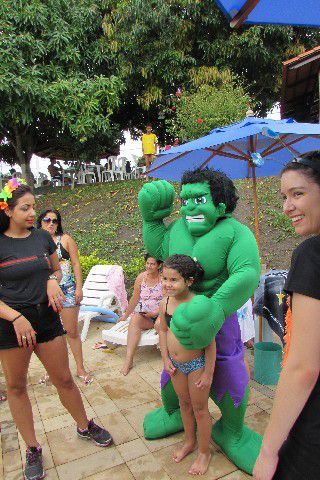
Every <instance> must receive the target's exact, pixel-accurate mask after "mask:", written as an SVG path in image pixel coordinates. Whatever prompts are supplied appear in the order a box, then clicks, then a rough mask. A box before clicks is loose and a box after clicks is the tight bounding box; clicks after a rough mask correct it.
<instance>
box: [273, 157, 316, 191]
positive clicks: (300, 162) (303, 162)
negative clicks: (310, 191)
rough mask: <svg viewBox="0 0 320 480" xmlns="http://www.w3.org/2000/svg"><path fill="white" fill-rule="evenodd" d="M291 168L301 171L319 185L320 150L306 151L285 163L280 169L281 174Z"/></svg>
mask: <svg viewBox="0 0 320 480" xmlns="http://www.w3.org/2000/svg"><path fill="white" fill-rule="evenodd" d="M292 170H295V171H301V172H302V173H304V174H305V175H306V176H307V177H309V178H310V179H311V180H312V181H313V182H314V183H316V184H318V185H319V187H320V150H312V151H310V152H306V153H304V154H303V155H301V156H300V157H298V158H296V159H294V160H293V161H292V162H289V163H287V165H285V166H284V168H283V169H282V171H281V175H283V174H284V173H285V172H289V171H292Z"/></svg>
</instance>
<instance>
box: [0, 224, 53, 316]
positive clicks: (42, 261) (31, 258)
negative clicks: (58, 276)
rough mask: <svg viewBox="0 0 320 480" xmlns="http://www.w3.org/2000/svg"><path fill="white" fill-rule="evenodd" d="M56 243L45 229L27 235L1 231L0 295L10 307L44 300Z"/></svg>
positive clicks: (24, 305) (32, 231)
mask: <svg viewBox="0 0 320 480" xmlns="http://www.w3.org/2000/svg"><path fill="white" fill-rule="evenodd" d="M56 248H57V247H56V244H55V243H54V241H53V240H52V238H51V236H50V234H49V233H48V232H46V231H45V230H41V229H40V230H37V229H35V228H33V229H32V230H31V233H30V235H29V237H27V238H12V237H8V236H6V235H4V234H0V299H1V300H2V301H3V302H4V303H6V304H7V305H9V306H10V307H12V308H15V307H28V306H31V305H37V304H39V303H44V302H46V301H47V300H48V298H47V280H48V276H49V275H50V273H51V270H52V268H51V261H50V255H52V253H54V252H55V250H56Z"/></svg>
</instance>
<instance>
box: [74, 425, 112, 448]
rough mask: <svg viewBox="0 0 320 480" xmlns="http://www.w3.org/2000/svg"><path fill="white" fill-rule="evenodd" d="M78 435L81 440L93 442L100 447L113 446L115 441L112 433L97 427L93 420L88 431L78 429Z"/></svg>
mask: <svg viewBox="0 0 320 480" xmlns="http://www.w3.org/2000/svg"><path fill="white" fill-rule="evenodd" d="M77 434H78V435H79V437H81V438H86V439H87V440H92V441H93V442H94V443H95V444H96V445H98V446H99V447H107V446H108V445H111V443H112V441H113V440H112V437H111V435H110V433H109V432H108V431H107V430H105V429H104V428H101V427H99V425H96V424H95V423H94V421H93V420H90V422H89V423H88V428H87V429H86V430H80V428H77Z"/></svg>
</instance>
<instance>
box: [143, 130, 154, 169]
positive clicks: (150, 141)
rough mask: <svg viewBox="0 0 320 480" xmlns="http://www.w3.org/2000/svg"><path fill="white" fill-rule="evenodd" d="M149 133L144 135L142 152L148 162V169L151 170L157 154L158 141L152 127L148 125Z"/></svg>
mask: <svg viewBox="0 0 320 480" xmlns="http://www.w3.org/2000/svg"><path fill="white" fill-rule="evenodd" d="M146 131H147V133H144V134H143V135H142V138H141V141H142V152H143V156H144V159H145V161H146V168H147V170H149V168H150V165H151V163H152V160H153V157H154V155H155V154H156V153H157V146H158V139H157V137H156V135H155V134H154V133H152V125H151V124H150V123H148V124H147V125H146Z"/></svg>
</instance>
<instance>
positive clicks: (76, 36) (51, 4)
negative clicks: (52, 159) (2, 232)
mask: <svg viewBox="0 0 320 480" xmlns="http://www.w3.org/2000/svg"><path fill="white" fill-rule="evenodd" d="M101 5H102V4H101V2H97V1H94V0H77V1H75V0H46V1H45V0H20V1H18V0H1V1H0V30H1V49H0V102H1V109H0V139H1V154H2V158H3V159H5V160H8V161H9V162H10V161H11V162H17V163H18V164H19V165H20V166H21V168H22V172H23V175H25V176H26V177H27V178H28V180H29V181H31V179H30V176H31V171H30V159H31V156H32V154H33V153H38V154H40V155H41V154H44V153H46V154H48V153H50V152H51V153H52V152H56V150H59V149H60V150H62V151H64V152H67V151H69V153H70V152H71V151H77V149H78V150H80V151H81V149H82V150H86V144H87V142H89V146H90V142H91V144H95V143H97V142H93V141H92V139H93V138H94V137H95V136H96V135H98V136H99V143H100V145H101V144H103V143H105V144H108V143H109V144H111V142H112V135H115V134H116V136H118V135H119V128H117V125H116V124H115V125H114V126H113V127H112V128H111V123H110V117H111V115H112V113H113V111H114V109H115V108H116V107H117V106H118V105H119V93H120V92H121V90H122V88H123V83H122V81H121V79H120V78H119V77H118V76H117V75H114V71H115V65H116V55H115V53H114V52H112V51H111V50H110V48H109V43H108V41H107V39H106V37H105V36H104V35H103V31H102V26H101V24H102V19H103V13H104V10H102V7H101Z"/></svg>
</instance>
